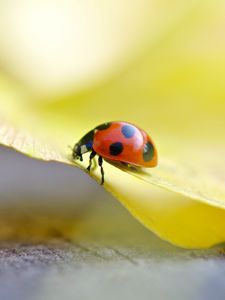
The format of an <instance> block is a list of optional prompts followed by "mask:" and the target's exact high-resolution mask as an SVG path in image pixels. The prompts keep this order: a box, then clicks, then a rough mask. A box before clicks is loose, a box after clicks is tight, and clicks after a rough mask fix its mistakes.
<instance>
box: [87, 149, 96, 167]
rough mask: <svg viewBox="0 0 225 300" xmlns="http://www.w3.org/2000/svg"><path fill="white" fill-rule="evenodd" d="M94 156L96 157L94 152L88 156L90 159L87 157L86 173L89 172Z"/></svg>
mask: <svg viewBox="0 0 225 300" xmlns="http://www.w3.org/2000/svg"><path fill="white" fill-rule="evenodd" d="M95 155H96V152H95V151H92V152H91V154H90V157H89V166H88V167H87V170H88V172H90V169H91V165H92V159H93V158H94V157H95Z"/></svg>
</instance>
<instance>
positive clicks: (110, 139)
mask: <svg viewBox="0 0 225 300" xmlns="http://www.w3.org/2000/svg"><path fill="white" fill-rule="evenodd" d="M89 151H91V154H90V161H89V166H88V167H87V170H88V171H90V169H91V164H92V159H93V158H94V157H95V155H96V154H97V155H98V156H99V157H98V165H99V166H100V168H101V175H102V181H101V184H103V183H104V170H103V167H102V161H103V158H104V159H105V160H107V161H109V162H110V163H112V164H123V165H126V166H129V165H131V166H136V167H145V168H150V167H155V166H156V165H157V151H156V148H155V146H154V144H153V142H152V140H151V138H150V137H149V135H148V134H147V133H146V132H145V131H144V130H142V129H140V128H138V127H137V126H135V125H133V124H131V123H127V122H107V123H103V124H101V125H99V126H97V127H95V128H94V129H92V130H91V131H89V132H88V133H87V134H86V135H85V136H83V137H82V138H81V139H80V141H79V142H78V143H76V144H75V146H74V148H73V154H72V155H73V159H78V158H79V159H80V160H81V161H82V160H83V158H82V155H83V154H84V153H86V152H89Z"/></svg>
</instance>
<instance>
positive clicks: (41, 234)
mask: <svg viewBox="0 0 225 300" xmlns="http://www.w3.org/2000/svg"><path fill="white" fill-rule="evenodd" d="M0 150H1V151H0V164H1V176H0V192H1V211H0V214H1V220H0V222H1V229H0V234H1V235H0V237H1V242H0V299H1V300H4V299H9V300H14V299H21V300H22V299H23V300H26V299H37V300H39V299H40V300H45V299H49V300H51V299H54V300H57V299H173V300H176V299H179V300H180V299H194V300H195V299H204V300H207V299H223V300H224V299H225V261H224V254H223V248H222V246H220V247H217V248H214V249H210V250H206V251H198V250H184V249H180V248H176V247H174V246H172V245H170V244H168V243H166V242H164V241H162V240H160V239H159V238H157V237H156V236H155V235H153V234H151V233H150V232H149V231H148V230H146V229H145V228H144V227H143V226H141V225H140V224H139V223H138V222H137V221H135V220H134V219H133V218H132V217H131V216H130V215H129V213H128V212H127V211H126V210H125V209H124V208H123V207H122V206H121V205H120V204H119V203H118V202H117V201H116V200H115V199H113V197H111V196H110V195H109V194H108V193H106V192H105V191H104V190H103V189H102V188H101V187H100V186H98V185H97V184H96V183H95V182H93V181H92V180H91V179H89V178H88V177H87V175H86V174H83V173H82V172H81V171H79V170H77V169H73V168H69V167H65V166H62V165H60V164H56V163H51V164H46V163H41V162H38V161H33V160H31V159H28V158H26V157H24V156H22V155H20V154H18V153H16V152H14V151H11V150H7V149H4V148H1V149H0Z"/></svg>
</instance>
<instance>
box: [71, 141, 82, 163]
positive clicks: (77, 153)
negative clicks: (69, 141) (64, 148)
mask: <svg viewBox="0 0 225 300" xmlns="http://www.w3.org/2000/svg"><path fill="white" fill-rule="evenodd" d="M72 156H73V159H80V161H83V158H82V153H81V145H80V143H77V144H75V146H74V147H73V153H72Z"/></svg>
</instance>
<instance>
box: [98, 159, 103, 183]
mask: <svg viewBox="0 0 225 300" xmlns="http://www.w3.org/2000/svg"><path fill="white" fill-rule="evenodd" d="M102 163H103V159H102V157H101V156H99V157H98V165H99V167H100V168H101V175H102V181H101V185H103V184H104V170H103V167H102Z"/></svg>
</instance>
